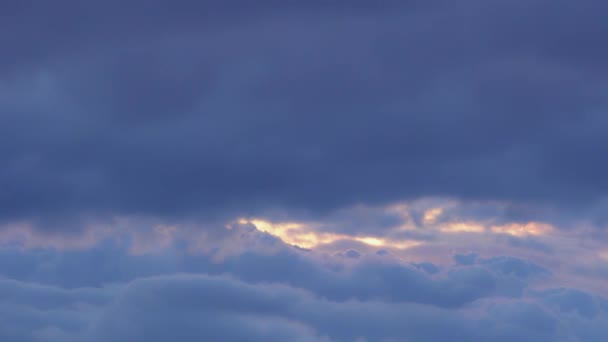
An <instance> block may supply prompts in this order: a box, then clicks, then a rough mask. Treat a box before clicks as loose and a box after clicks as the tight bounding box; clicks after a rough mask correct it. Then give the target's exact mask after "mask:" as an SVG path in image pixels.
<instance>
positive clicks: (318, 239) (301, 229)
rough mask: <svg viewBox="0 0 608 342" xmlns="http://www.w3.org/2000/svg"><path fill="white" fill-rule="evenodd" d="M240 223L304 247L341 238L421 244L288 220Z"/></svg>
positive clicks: (377, 244) (398, 244)
mask: <svg viewBox="0 0 608 342" xmlns="http://www.w3.org/2000/svg"><path fill="white" fill-rule="evenodd" d="M237 222H238V223H240V224H253V225H254V226H255V227H256V228H257V229H258V230H260V231H262V232H266V233H268V234H270V235H273V236H275V237H278V238H279V239H281V240H283V241H284V242H285V243H288V244H291V245H296V246H299V247H302V248H314V247H316V246H319V245H324V244H331V243H333V242H336V241H340V240H348V241H357V242H361V243H364V244H366V245H370V246H374V247H385V248H396V249H406V248H410V247H414V246H417V245H420V244H421V243H420V242H418V241H409V240H404V241H392V240H389V239H384V238H379V237H373V236H365V237H360V236H351V235H346V234H335V233H323V232H317V231H314V230H311V229H310V227H307V225H305V224H302V223H295V222H286V223H273V222H270V221H266V220H261V219H250V220H247V219H239V220H238V221H237Z"/></svg>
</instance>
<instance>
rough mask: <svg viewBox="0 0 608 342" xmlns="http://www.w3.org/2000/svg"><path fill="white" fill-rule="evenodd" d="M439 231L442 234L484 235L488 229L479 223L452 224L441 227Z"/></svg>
mask: <svg viewBox="0 0 608 342" xmlns="http://www.w3.org/2000/svg"><path fill="white" fill-rule="evenodd" d="M439 230H440V231H441V232H442V233H483V232H485V231H486V228H485V227H484V226H483V225H482V224H481V223H478V222H451V223H447V224H445V225H443V226H441V228H439Z"/></svg>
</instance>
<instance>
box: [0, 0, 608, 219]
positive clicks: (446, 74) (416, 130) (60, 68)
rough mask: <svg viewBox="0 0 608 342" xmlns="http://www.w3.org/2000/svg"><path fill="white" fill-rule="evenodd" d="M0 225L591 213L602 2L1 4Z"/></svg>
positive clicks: (601, 91) (597, 154)
mask: <svg viewBox="0 0 608 342" xmlns="http://www.w3.org/2000/svg"><path fill="white" fill-rule="evenodd" d="M2 7H3V10H2V11H1V12H2V13H3V14H2V15H3V19H2V28H1V30H0V31H1V32H2V33H1V35H0V41H1V42H2V43H1V44H2V50H3V54H2V57H1V59H0V70H1V74H0V89H1V90H2V91H1V95H0V113H1V116H0V136H1V138H0V139H1V141H0V163H1V164H2V165H3V168H2V171H1V173H0V189H1V191H0V215H1V216H2V217H3V218H4V219H5V220H22V219H29V220H36V219H38V220H39V221H40V223H41V226H44V227H51V226H52V227H59V228H62V227H67V226H74V225H77V224H78V222H79V220H80V219H82V218H83V217H85V218H89V217H91V216H92V217H104V216H105V215H116V214H118V215H149V216H164V217H183V215H200V214H203V215H206V216H210V215H223V214H226V213H229V215H230V216H234V215H236V214H251V213H258V212H260V211H262V210H266V209H268V208H271V207H279V208H283V209H285V208H291V209H292V210H296V209H298V210H299V209H302V210H304V211H312V212H315V213H316V214H319V213H323V212H326V211H328V210H332V209H335V208H339V207H344V206H348V205H352V204H356V203H386V202H390V201H394V200H399V199H408V198H417V197H421V196H449V197H457V198H464V199H475V200H478V199H480V200H484V199H497V200H506V201H515V202H519V203H523V204H526V203H528V204H529V203H536V204H542V205H549V206H553V205H559V206H562V207H565V208H570V209H571V210H575V209H577V208H581V207H584V206H589V205H592V204H594V203H599V202H598V201H600V200H601V199H602V198H603V197H605V196H606V192H607V190H608V183H607V182H606V177H605V176H604V175H605V174H606V173H607V171H608V164H607V163H606V162H604V160H603V159H602V158H601V155H602V153H603V152H604V150H605V149H606V148H607V147H608V141H607V140H606V134H605V130H606V128H607V126H608V120H607V119H606V116H605V115H604V114H603V113H604V112H605V110H606V108H607V107H606V103H607V99H606V96H605V94H606V91H605V90H606V86H607V85H608V83H607V73H606V70H607V69H606V67H607V64H606V61H607V60H608V49H606V48H605V44H603V40H604V37H605V36H606V34H607V33H608V25H607V24H606V21H605V20H604V17H603V16H602V15H600V13H604V12H605V11H606V10H607V9H608V8H607V5H606V4H605V2H602V1H595V0H586V1H583V2H577V3H576V4H569V3H555V2H552V1H543V0H535V1H530V2H526V4H525V5H524V4H523V3H520V2H506V1H496V2H493V3H492V4H490V3H488V2H486V1H483V2H482V1H473V0H471V1H464V2H458V3H447V2H444V1H431V2H427V3H425V4H422V2H418V1H414V2H383V3H382V5H380V4H376V5H370V4H369V2H363V1H361V2H359V1H356V2H343V1H339V2H321V1H313V2H310V1H308V2H305V3H304V2H302V3H300V2H297V3H296V2H289V3H279V2H276V1H261V2H256V3H255V4H252V3H246V2H244V1H231V2H219V1H203V2H193V1H182V2H171V4H169V2H165V3H163V2H157V3H154V4H152V3H149V2H145V3H144V2H139V1H132V2H129V3H128V4H124V3H123V2H121V3H120V6H119V5H118V2H115V1H109V2H103V3H101V2H87V3H84V2H76V1H57V2H53V3H52V4H50V3H46V2H44V3H43V2H35V1H34V2H28V3H27V4H26V3H23V2H20V3H19V4H17V3H16V2H9V3H7V4H3V5H2Z"/></svg>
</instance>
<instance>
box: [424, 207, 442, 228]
mask: <svg viewBox="0 0 608 342" xmlns="http://www.w3.org/2000/svg"><path fill="white" fill-rule="evenodd" d="M442 213H443V208H432V209H429V210H427V211H425V212H424V216H423V217H422V223H424V224H425V225H429V224H433V223H435V222H437V218H439V216H440V215H441V214H442Z"/></svg>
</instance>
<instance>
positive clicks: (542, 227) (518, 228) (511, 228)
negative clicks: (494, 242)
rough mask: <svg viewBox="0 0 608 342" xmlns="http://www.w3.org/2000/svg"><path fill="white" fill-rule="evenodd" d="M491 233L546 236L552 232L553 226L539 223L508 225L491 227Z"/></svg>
mask: <svg viewBox="0 0 608 342" xmlns="http://www.w3.org/2000/svg"><path fill="white" fill-rule="evenodd" d="M491 230H492V232H493V233H497V234H509V235H513V236H520V237H521V236H528V235H546V234H548V233H550V232H552V231H553V230H554V228H553V226H551V225H550V224H547V223H541V222H528V223H524V224H520V223H509V224H505V225H499V226H492V228H491Z"/></svg>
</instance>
